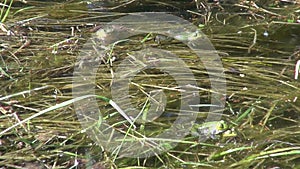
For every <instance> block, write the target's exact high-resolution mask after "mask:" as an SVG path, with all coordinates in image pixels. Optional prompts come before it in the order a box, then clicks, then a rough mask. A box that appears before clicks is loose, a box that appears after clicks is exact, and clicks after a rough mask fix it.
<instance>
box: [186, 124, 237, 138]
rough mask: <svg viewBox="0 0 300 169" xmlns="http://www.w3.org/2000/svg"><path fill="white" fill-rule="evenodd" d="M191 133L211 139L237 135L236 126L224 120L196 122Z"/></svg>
mask: <svg viewBox="0 0 300 169" xmlns="http://www.w3.org/2000/svg"><path fill="white" fill-rule="evenodd" d="M191 134H192V135H193V136H197V137H199V138H200V137H204V138H211V139H217V138H221V137H234V136H236V132H235V130H234V127H231V126H229V125H228V124H227V123H226V122H225V121H224V120H220V121H210V122H205V123H202V124H198V123H195V124H194V125H193V127H192V129H191Z"/></svg>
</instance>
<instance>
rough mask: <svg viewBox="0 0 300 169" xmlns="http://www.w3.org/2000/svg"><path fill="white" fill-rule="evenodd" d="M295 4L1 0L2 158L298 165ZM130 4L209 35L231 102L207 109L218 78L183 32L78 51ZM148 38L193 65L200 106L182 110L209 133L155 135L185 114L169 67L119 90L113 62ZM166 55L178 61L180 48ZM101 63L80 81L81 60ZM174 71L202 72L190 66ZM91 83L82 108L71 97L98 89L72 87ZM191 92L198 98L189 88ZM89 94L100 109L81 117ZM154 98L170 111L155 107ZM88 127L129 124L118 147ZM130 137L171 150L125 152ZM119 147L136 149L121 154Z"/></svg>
mask: <svg viewBox="0 0 300 169" xmlns="http://www.w3.org/2000/svg"><path fill="white" fill-rule="evenodd" d="M299 6H300V5H299V2H298V1H295V0H271V1H263V0H258V1H244V0H232V1H231V0H229V1H171V0H170V1H169V0H168V1H163V2H161V1H155V0H153V1H148V0H145V1H136V0H120V1H113V0H112V1H77V0H72V1H59V2H56V1H38V0H14V1H13V0H4V1H3V2H1V3H0V9H1V13H0V20H1V22H0V81H1V83H0V85H1V92H0V168H3V169H6V168H124V169H125V168H128V169H129V168H220V167H222V168H268V169H275V168H276V169H277V168H284V169H286V168H300V162H299V161H300V133H299V126H300V123H299V122H300V121H299V119H300V116H299V115H300V114H299V113H300V104H299V103H300V100H299V98H298V97H299V93H300V85H299V79H298V80H297V79H295V77H296V76H295V73H297V72H295V70H298V69H295V66H296V62H297V61H298V60H300V43H299V42H300V36H299V35H300V7H299ZM134 12H167V13H170V14H173V15H176V16H178V17H181V18H183V19H185V20H188V21H189V22H191V23H193V24H194V25H195V26H197V27H198V29H199V30H201V31H202V32H203V33H204V34H205V35H206V36H207V37H208V39H209V40H210V41H211V42H212V44H213V46H214V47H215V48H216V50H217V53H218V55H219V56H220V58H221V61H222V64H223V67H224V73H225V75H226V82H224V81H220V83H226V90H227V91H226V95H224V96H223V97H222V98H219V99H220V100H222V101H224V103H225V107H224V108H222V109H216V111H213V112H211V111H210V108H211V107H213V106H216V105H212V104H211V103H210V100H211V99H213V98H212V93H214V92H215V91H216V89H213V88H210V83H211V82H210V80H209V78H208V76H209V74H208V73H207V71H206V67H205V65H204V63H202V62H201V60H200V59H199V57H198V56H196V55H195V53H193V52H192V51H191V50H190V49H189V48H188V47H187V46H186V45H185V44H183V43H181V42H180V40H182V37H181V36H180V37H179V38H177V39H172V38H170V39H168V38H166V37H164V36H160V35H157V34H155V33H152V32H149V33H148V34H142V35H137V36H133V37H130V39H129V40H127V39H121V40H120V41H118V42H116V43H114V44H113V45H112V46H111V48H108V49H107V51H106V53H105V54H106V55H105V57H101V58H97V57H90V58H89V57H84V58H79V57H78V56H80V55H81V54H82V53H80V51H82V49H83V48H84V47H86V46H85V45H88V44H90V43H91V42H89V41H88V39H89V38H90V37H91V36H93V35H95V34H94V33H95V32H96V34H97V36H98V38H100V39H101V38H103V37H104V39H105V36H104V33H103V32H101V28H102V27H103V25H104V24H106V23H108V22H111V21H113V20H115V19H117V18H120V17H122V16H125V15H126V14H127V13H134ZM141 26H142V25H141ZM161 26H162V27H163V26H164V23H161ZM99 30H100V31H99ZM158 38H159V39H158ZM145 47H152V48H158V49H162V50H167V51H170V52H172V53H174V54H176V56H178V57H179V58H180V59H181V60H183V61H184V62H185V64H186V65H187V67H188V68H189V70H191V72H192V74H193V77H194V78H195V83H196V84H197V88H193V90H196V91H197V92H198V93H197V94H199V97H200V100H201V104H200V105H194V106H196V107H197V106H198V107H197V108H198V109H197V111H196V110H195V109H192V110H189V111H188V110H185V111H187V112H188V113H191V114H194V115H195V117H196V118H197V119H196V124H195V125H194V126H197V128H196V130H195V132H199V134H200V135H201V133H202V134H203V133H204V136H205V137H206V138H205V139H204V140H203V139H200V137H201V136H200V137H199V135H197V133H192V134H188V135H186V137H184V138H183V139H180V140H179V139H178V140H176V139H173V140H172V139H169V140H167V139H165V140H164V139H161V140H159V138H155V136H157V135H159V134H161V133H163V132H164V131H165V130H166V129H168V128H170V127H171V126H172V124H173V122H174V121H175V120H176V118H177V117H179V116H181V115H182V112H181V111H180V109H181V107H180V101H181V100H180V98H181V94H182V91H184V90H183V89H185V88H180V87H178V84H177V81H176V79H174V78H173V77H172V76H171V75H170V74H167V73H165V72H162V70H159V69H145V70H141V71H138V72H137V74H136V75H135V76H134V78H132V80H131V82H130V84H129V92H128V93H126V95H125V96H126V97H124V99H116V100H115V98H116V97H115V96H114V95H113V94H112V93H113V91H112V90H113V89H112V83H113V78H114V77H115V75H116V74H114V73H115V72H116V71H117V70H118V67H121V66H124V65H125V66H126V64H127V62H124V59H125V58H128V57H129V58H130V59H132V60H136V59H137V57H136V53H135V52H136V51H139V50H141V49H144V48H145ZM91 49H92V50H93V52H96V54H98V53H97V52H99V51H98V50H97V49H94V48H92V47H91ZM93 52H92V54H95V53H93ZM149 56H150V60H151V59H152V60H151V63H152V64H153V65H156V64H159V63H158V62H157V60H155V57H153V56H155V55H153V56H152V55H150V54H149ZM78 58H79V59H78ZM153 58H154V59H153ZM164 59H165V61H166V62H167V63H170V64H173V63H174V65H176V63H175V62H174V60H172V58H168V57H166V58H164ZM130 61H131V60H130ZM95 62H96V63H101V64H98V65H96V66H99V67H98V71H96V72H95V73H94V74H93V73H90V72H88V73H90V74H87V76H86V77H85V78H83V79H85V80H86V79H88V80H91V78H92V77H90V76H95V77H96V78H95V79H96V81H95V82H94V83H92V84H87V83H86V82H85V81H84V80H82V83H76V85H74V81H75V79H74V74H73V73H74V72H76V71H75V70H76V69H77V70H78V69H80V70H81V69H82V70H85V69H86V68H88V67H93V66H94V65H91V64H92V63H95ZM124 63H125V64H124ZM122 64H123V65H122ZM128 64H129V63H128ZM176 69H179V68H178V67H175V68H174V69H172V70H174V71H175V70H176ZM132 71H136V70H134V68H132ZM130 73H131V72H128V74H130ZM178 76H180V77H181V78H182V79H183V80H184V81H190V80H194V79H189V77H188V76H186V74H184V73H179V75H178ZM215 80H220V79H218V77H217V78H216V79H215ZM86 81H87V80H86ZM79 82H81V81H79ZM89 85H90V86H89ZM85 86H89V87H90V88H92V89H93V90H94V91H95V93H93V96H95V97H96V98H97V99H95V100H92V99H91V100H87V102H86V103H87V104H86V105H85V104H82V105H80V106H79V107H77V108H76V106H75V107H74V106H73V105H72V104H73V103H74V104H76V103H77V102H78V101H80V100H84V99H88V98H90V97H91V93H88V90H87V91H86V92H87V93H84V92H82V91H81V92H82V93H76V95H77V94H78V96H80V95H84V96H82V97H76V98H74V88H81V87H82V88H83V89H85V88H87V87H85ZM188 87H190V88H192V87H195V86H192V87H191V86H188ZM188 87H186V88H188ZM87 89H89V88H87ZM120 91H121V90H120ZM162 92H163V93H162ZM185 94H186V93H185ZM184 96H186V97H187V99H190V100H192V99H193V96H192V94H191V93H187V94H186V95H184ZM128 99H129V100H130V103H129V101H128ZM164 100H167V101H166V102H163V101H164ZM190 100H188V101H190ZM93 101H95V103H96V104H97V106H98V107H99V109H100V110H99V112H93V113H91V114H95V118H94V119H92V122H90V121H88V122H87V123H86V125H84V124H82V123H84V122H85V121H83V120H86V119H85V118H88V117H87V116H84V115H82V116H81V113H78V110H81V111H83V112H84V111H88V110H90V109H89V108H91V105H90V104H89V103H90V102H93ZM130 104H131V105H132V106H133V107H134V108H136V109H137V111H135V112H134V111H133V110H131V109H130V106H131V105H130ZM150 104H151V106H149V105H150ZM152 105H155V107H152ZM162 105H163V106H162ZM123 108H128V109H123ZM153 109H156V110H159V111H162V112H163V113H162V114H159V115H158V114H151V113H149V112H151V111H153ZM100 112H101V115H102V116H100ZM221 112H223V114H222V118H221V119H220V120H219V121H215V122H213V123H206V122H205V120H206V117H207V116H208V115H210V114H212V115H218V114H220V113H221ZM134 113H136V114H134ZM133 115H138V117H136V118H131V116H133ZM91 116H93V115H91ZM93 117H94V116H93ZM80 118H81V120H80ZM130 120H132V121H130ZM80 122H81V123H80ZM104 122H106V123H108V124H109V125H108V126H104V125H103V124H104ZM135 125H136V126H135ZM85 127H86V128H85ZM179 127H182V128H184V126H179ZM90 129H93V131H96V133H97V134H103V135H104V134H107V132H109V131H110V130H109V129H112V131H114V132H119V133H121V134H122V138H120V139H116V140H113V141H114V142H116V144H118V145H120V147H119V148H115V147H113V149H112V150H108V149H107V147H105V146H104V145H101V144H97V141H95V139H97V136H94V137H93V136H92V135H91V134H90V133H89V130H90ZM184 129H185V128H184ZM178 130H180V128H179V129H178ZM202 136H203V135H202ZM154 138H155V139H158V140H151V139H154ZM143 139H144V140H143ZM132 140H134V141H136V140H139V141H141V142H142V141H144V142H143V144H144V145H145V146H146V147H147V146H148V147H151V148H153V147H154V148H156V149H157V150H166V149H167V150H168V151H165V152H163V153H161V154H159V153H154V156H151V157H144V158H129V157H128V156H129V155H131V154H130V153H129V152H131V151H132V153H135V147H134V146H131V147H130V146H128V147H125V146H127V145H130V144H129V143H131V141H132ZM156 141H158V142H161V145H158V144H156V143H157V142H156ZM98 143H99V142H98ZM127 143H128V144H127ZM173 143H176V146H175V147H172V144H173ZM123 149H125V150H127V151H126V152H128V154H125V155H124V154H122V153H121V152H122V150H123ZM145 153H147V152H145ZM134 155H135V154H132V155H131V156H134Z"/></svg>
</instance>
